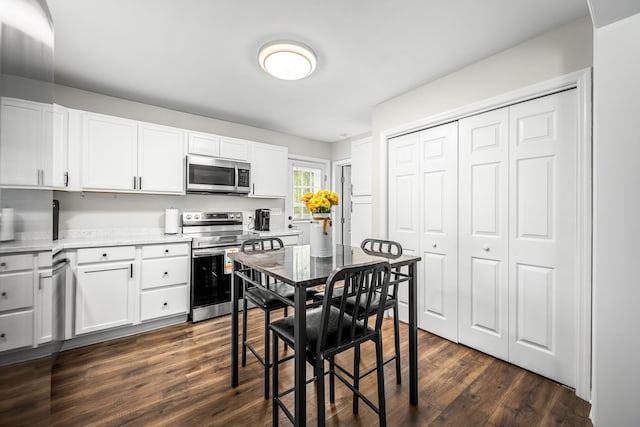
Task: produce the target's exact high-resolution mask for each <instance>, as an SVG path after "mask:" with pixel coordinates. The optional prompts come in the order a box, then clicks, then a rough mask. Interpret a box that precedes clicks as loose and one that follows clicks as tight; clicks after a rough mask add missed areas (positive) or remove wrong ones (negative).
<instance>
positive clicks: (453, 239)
mask: <svg viewBox="0 0 640 427" xmlns="http://www.w3.org/2000/svg"><path fill="white" fill-rule="evenodd" d="M419 145H420V156H419V158H420V177H421V178H420V192H419V195H420V197H417V199H418V200H421V202H422V203H421V211H420V218H421V226H420V256H421V257H422V260H423V262H422V263H421V268H420V271H419V281H418V283H420V284H421V285H420V286H419V288H418V298H419V303H418V304H419V305H418V326H419V327H420V328H421V329H424V330H427V331H429V332H432V333H435V334H437V335H440V336H442V337H445V338H447V339H449V340H452V341H455V342H457V341H458V302H457V294H458V262H457V251H458V224H457V216H458V200H457V192H458V124H457V122H453V123H448V124H444V125H440V126H436V127H433V128H430V129H426V130H424V131H422V132H420V133H419Z"/></svg>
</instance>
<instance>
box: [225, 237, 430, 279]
mask: <svg viewBox="0 0 640 427" xmlns="http://www.w3.org/2000/svg"><path fill="white" fill-rule="evenodd" d="M229 258H230V259H232V260H233V261H236V262H239V263H242V264H244V265H246V266H247V267H250V268H253V269H254V270H257V271H260V272H262V273H265V274H268V275H270V276H271V277H275V278H276V279H278V280H280V281H282V282H284V283H288V284H290V285H294V286H303V287H308V286H315V285H319V284H323V283H325V282H326V280H327V278H328V277H329V275H330V274H331V273H332V272H333V270H335V269H336V268H338V267H342V266H345V265H354V264H361V263H365V262H371V261H380V260H386V261H389V264H391V266H392V267H402V266H405V265H409V264H412V263H415V262H418V261H420V259H421V258H420V257H418V256H414V255H406V254H403V255H400V256H399V257H398V256H393V255H382V254H375V255H374V254H371V252H367V251H365V250H363V249H361V248H359V247H355V246H344V245H335V248H334V252H333V256H331V257H326V258H318V257H312V256H311V251H310V247H309V245H297V246H285V247H284V248H283V249H278V250H275V251H247V252H236V253H231V254H229Z"/></svg>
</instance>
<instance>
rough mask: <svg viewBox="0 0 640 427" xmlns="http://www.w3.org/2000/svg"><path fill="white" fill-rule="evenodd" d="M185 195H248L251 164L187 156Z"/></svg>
mask: <svg viewBox="0 0 640 427" xmlns="http://www.w3.org/2000/svg"><path fill="white" fill-rule="evenodd" d="M186 181H187V193H237V194H249V187H250V182H251V164H250V163H245V162H235V161H232V160H223V159H218V158H216V157H207V156H195V155H191V154H190V155H187V179H186Z"/></svg>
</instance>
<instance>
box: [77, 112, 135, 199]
mask: <svg viewBox="0 0 640 427" xmlns="http://www.w3.org/2000/svg"><path fill="white" fill-rule="evenodd" d="M137 138H138V123H137V122H135V121H133V120H127V119H122V118H119V117H111V116H105V115H101V114H92V113H84V114H83V117H82V142H83V144H82V154H83V156H82V157H83V162H82V166H83V167H82V187H83V188H84V189H86V190H116V191H118V190H120V191H122V190H126V191H133V190H137V189H138V165H137Z"/></svg>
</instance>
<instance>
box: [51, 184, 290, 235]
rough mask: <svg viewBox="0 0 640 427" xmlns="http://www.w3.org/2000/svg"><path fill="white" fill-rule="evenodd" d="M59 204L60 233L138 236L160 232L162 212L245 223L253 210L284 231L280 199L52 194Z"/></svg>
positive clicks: (223, 196)
mask: <svg viewBox="0 0 640 427" xmlns="http://www.w3.org/2000/svg"><path fill="white" fill-rule="evenodd" d="M53 194H54V196H53V198H54V199H57V200H59V201H60V232H61V233H62V235H63V236H66V235H68V233H69V230H73V231H74V232H80V231H84V232H88V231H91V230H93V231H96V232H100V231H102V232H108V231H110V230H114V229H131V230H132V231H134V230H141V231H142V234H145V233H151V234H154V232H159V231H161V229H163V228H164V210H165V209H167V208H171V207H173V208H178V209H180V210H181V211H183V212H184V211H213V212H226V211H242V212H245V218H244V219H245V223H246V222H247V221H248V217H247V216H248V215H249V214H251V215H253V213H254V212H253V211H254V210H255V209H257V208H269V209H273V211H272V213H271V223H272V225H271V229H282V228H284V199H252V198H249V197H245V196H227V195H206V194H187V195H184V196H163V195H154V194H115V193H114V194H111V193H91V192H85V193H66V192H60V191H56V192H54V193H53Z"/></svg>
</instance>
